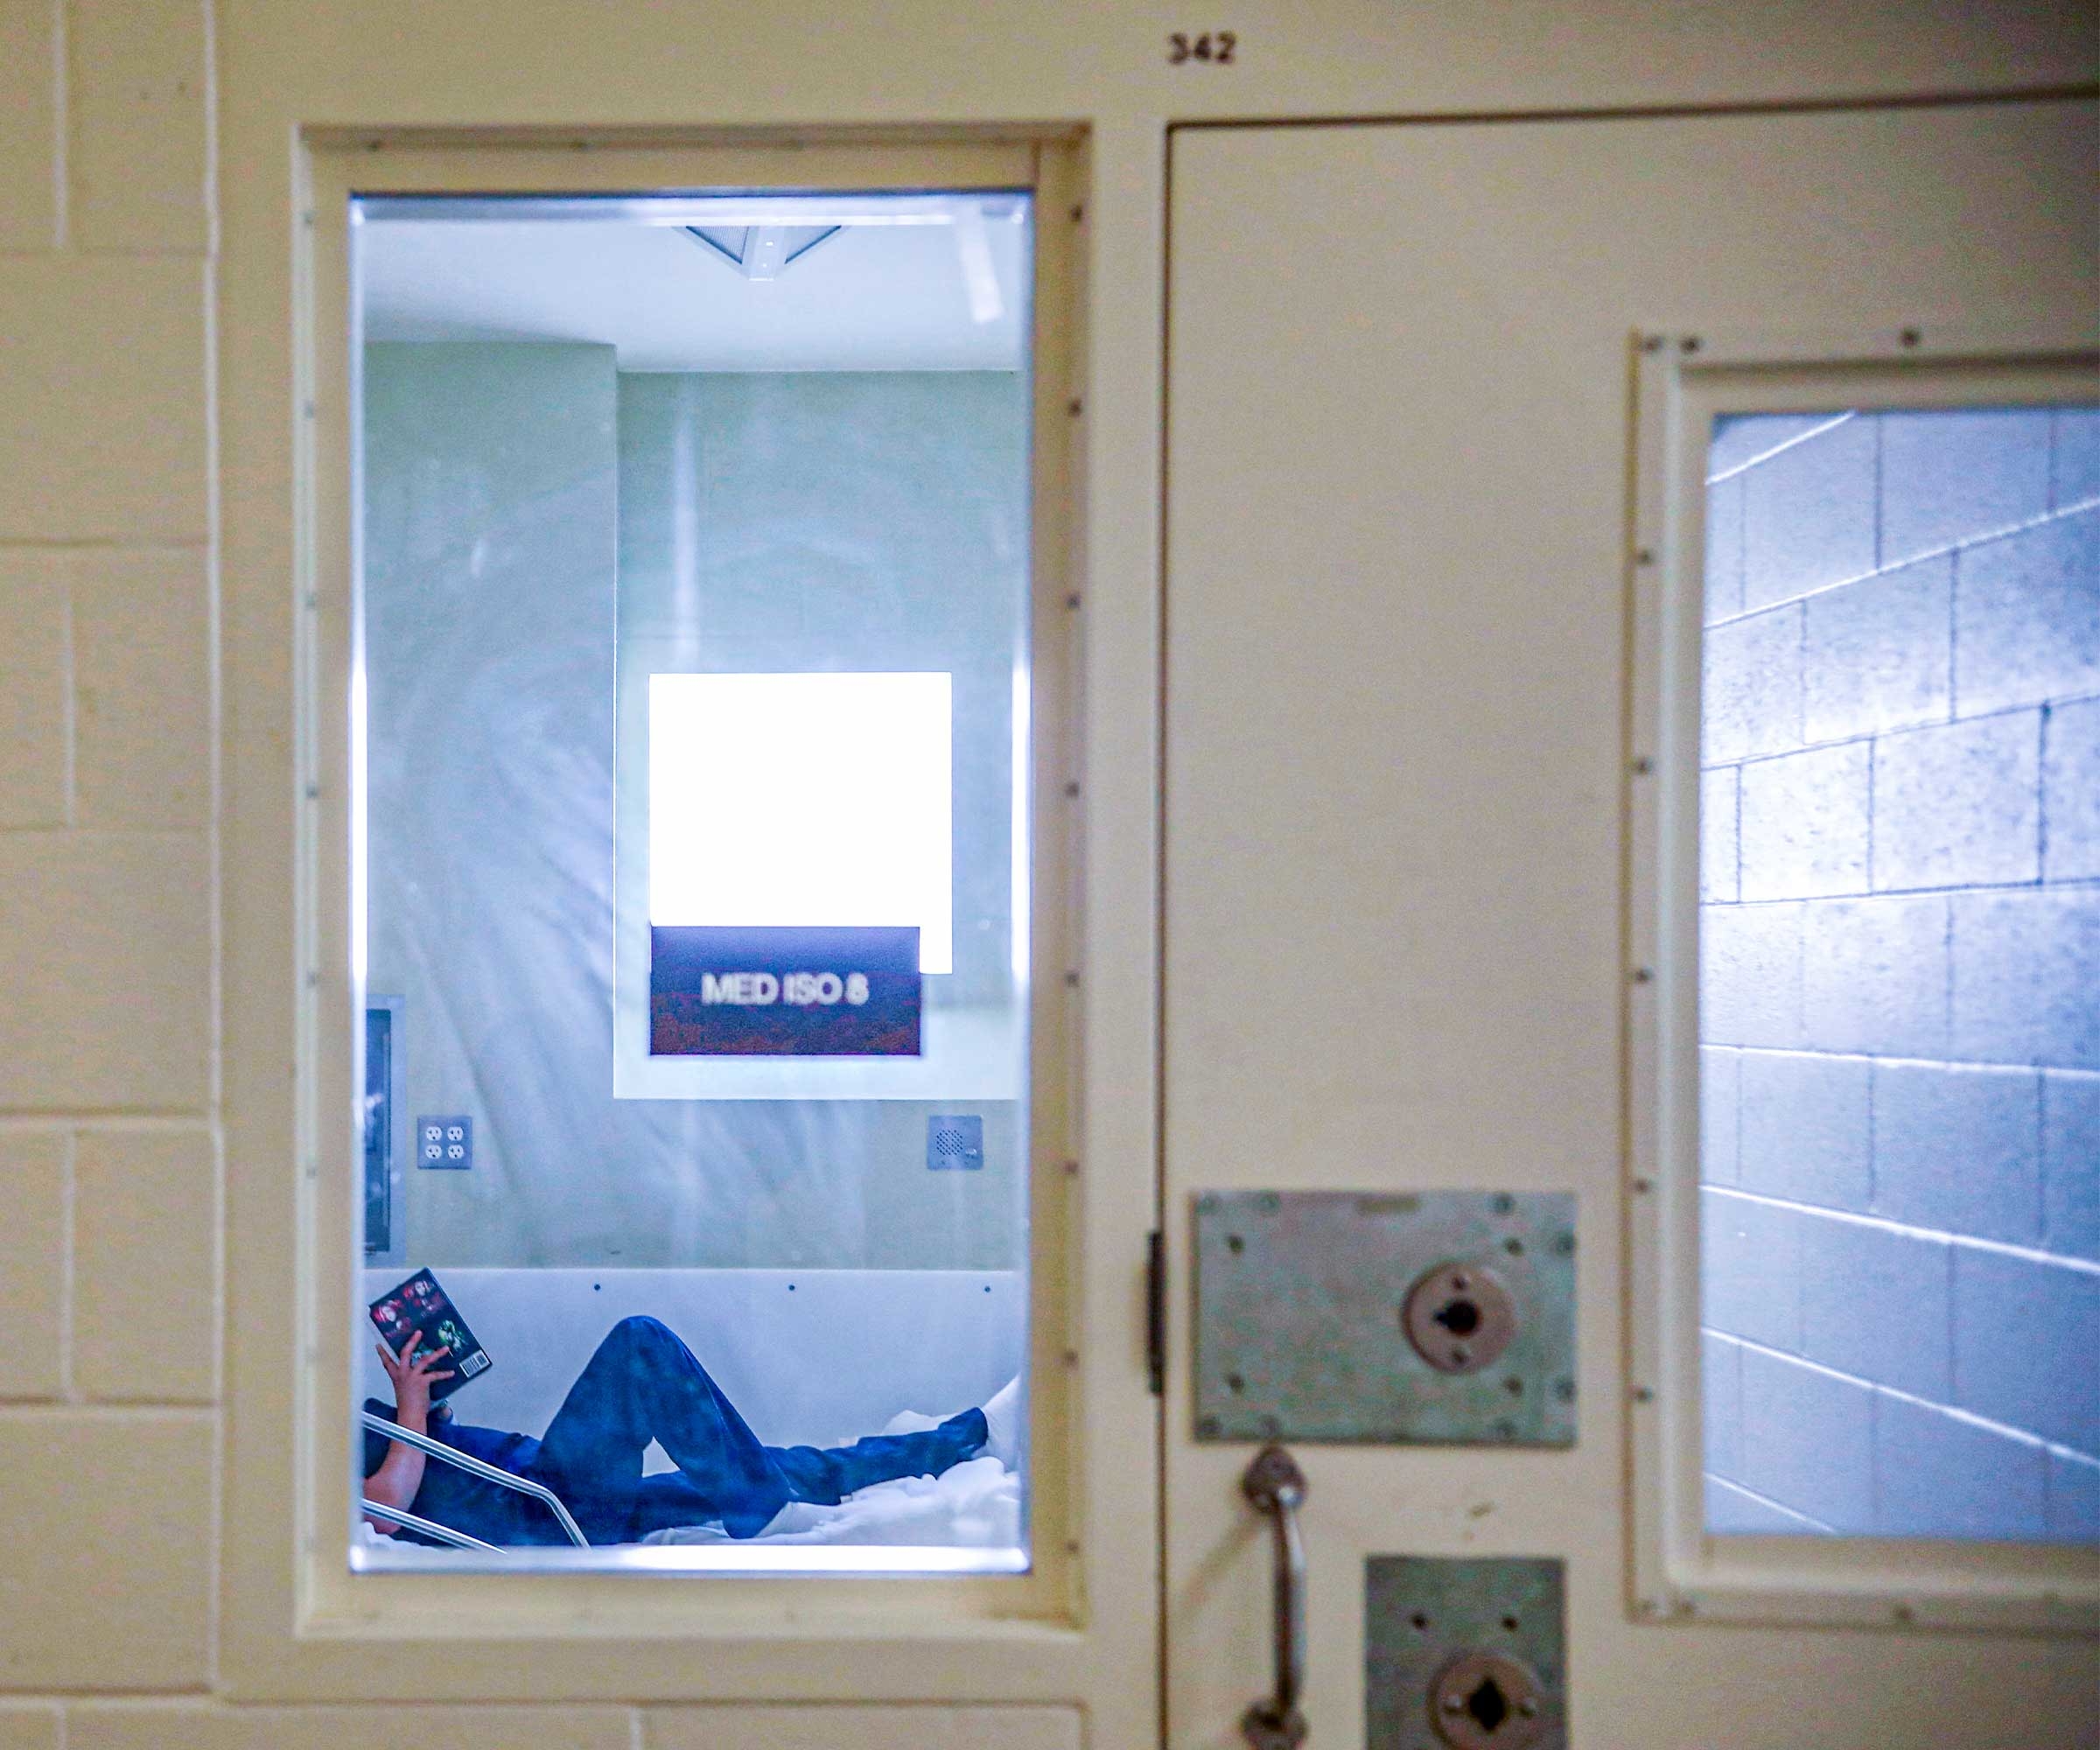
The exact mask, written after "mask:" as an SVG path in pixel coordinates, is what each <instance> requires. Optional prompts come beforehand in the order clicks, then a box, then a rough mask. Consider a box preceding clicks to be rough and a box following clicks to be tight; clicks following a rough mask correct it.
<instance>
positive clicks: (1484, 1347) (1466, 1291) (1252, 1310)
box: [1194, 1191, 1576, 1446]
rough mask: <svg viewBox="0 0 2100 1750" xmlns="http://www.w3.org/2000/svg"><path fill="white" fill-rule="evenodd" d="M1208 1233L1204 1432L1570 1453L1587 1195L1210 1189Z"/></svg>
mask: <svg viewBox="0 0 2100 1750" xmlns="http://www.w3.org/2000/svg"><path fill="white" fill-rule="evenodd" d="M1194 1226H1195V1250H1196V1271H1195V1321H1194V1322H1195V1334H1196V1366H1195V1400H1196V1401H1195V1423H1196V1428H1195V1432H1196V1438H1197V1439H1199V1440H1279V1439H1280V1440H1337V1441H1342V1440H1348V1441H1367V1442H1369V1441H1376V1442H1387V1443H1403V1442H1438V1443H1445V1444H1479V1445H1489V1446H1571V1445H1572V1444H1573V1442H1574V1439H1575V1410H1576V1405H1575V1200H1574V1198H1573V1197H1572V1196H1569V1195H1567V1194H1565V1193H1548V1192H1532V1193H1498V1192H1482V1191H1425V1192H1419V1193H1414V1194H1374V1193H1360V1192H1346V1191H1343V1192H1334V1191H1287V1192H1286V1191H1207V1192H1202V1193H1200V1194H1198V1196H1197V1198H1196V1201H1195V1224H1194ZM1461 1285H1462V1286H1461Z"/></svg>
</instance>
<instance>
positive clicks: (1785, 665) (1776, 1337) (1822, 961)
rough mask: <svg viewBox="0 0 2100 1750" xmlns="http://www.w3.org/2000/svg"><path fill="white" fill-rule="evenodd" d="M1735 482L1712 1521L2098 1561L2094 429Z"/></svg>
mask: <svg viewBox="0 0 2100 1750" xmlns="http://www.w3.org/2000/svg"><path fill="white" fill-rule="evenodd" d="M1710 471H1711V472H1710V478H1709V481H1708V486H1707V494H1708V499H1707V501H1708V524H1709V532H1708V549H1707V559H1706V602H1705V621H1706V657H1705V743H1704V752H1703V760H1702V773H1701V816H1702V836H1703V844H1702V857H1701V862H1702V872H1701V886H1702V893H1701V938H1702V946H1703V962H1704V967H1705V970H1704V974H1703V983H1702V990H1701V1027H1700V1040H1701V1050H1700V1056H1701V1082H1700V1094H1701V1107H1702V1127H1703V1131H1704V1141H1703V1147H1702V1163H1701V1165H1702V1171H1701V1179H1702V1181H1703V1188H1702V1197H1701V1221H1702V1229H1703V1233H1704V1244H1703V1252H1704V1267H1705V1278H1704V1295H1705V1308H1704V1318H1703V1323H1704V1326H1705V1334H1704V1339H1703V1356H1704V1366H1705V1394H1706V1410H1707V1446H1706V1471H1707V1516H1708V1523H1709V1525H1710V1527H1711V1528H1712V1529H1713V1530H1717V1531H1722V1532H1801V1533H1828V1532H1850V1533H1859V1534H1873V1535H1880V1536H1906V1535H1916V1536H1930V1537H1972V1538H1993V1539H2042V1540H2052V1541H2054V1540H2066V1541H2071V1540H2080V1541H2082V1540H2100V1370H2096V1369H2095V1368H2094V1366H2093V1362H2092V1357H2093V1355H2094V1354H2095V1353H2096V1351H2100V838H2096V825H2100V411H2095V410H2091V409H1979V410H1973V411H1968V410H1965V411H1959V412H1950V411H1944V410H1942V411H1926V412H1887V413H1880V414H1876V413H1868V412H1844V413H1838V414H1832V415H1824V416H1783V417H1782V416H1757V417H1750V418H1740V419H1733V420H1726V421H1723V422H1721V423H1719V426H1718V428H1717V430H1716V433H1715V437H1714V441H1713V445H1712V453H1711V459H1710Z"/></svg>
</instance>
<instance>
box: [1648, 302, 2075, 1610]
mask: <svg viewBox="0 0 2100 1750" xmlns="http://www.w3.org/2000/svg"><path fill="white" fill-rule="evenodd" d="M1631 360H1632V376H1633V382H1632V385H1631V388H1632V390H1633V421H1634V430H1633V438H1634V445H1633V452H1632V458H1631V459H1632V476H1633V478H1632V486H1633V493H1632V502H1631V507H1630V516H1629V523H1628V552H1627V555H1626V575H1627V589H1628V603H1629V625H1628V634H1629V641H1630V646H1631V648H1630V651H1629V668H1630V676H1631V688H1630V711H1629V720H1628V729H1629V734H1628V746H1627V759H1626V773H1627V777H1626V786H1627V788H1626V809H1627V820H1628V853H1629V858H1630V863H1629V876H1630V879H1629V882H1628V914H1627V941H1628V956H1627V967H1628V980H1627V991H1628V996H1627V1011H1626V1015H1627V1019H1626V1040H1627V1068H1626V1076H1627V1089H1628V1116H1627V1131H1626V1138H1627V1156H1626V1171H1625V1180H1624V1186H1623V1198H1624V1204H1625V1219H1626V1222H1627V1227H1628V1240H1629V1253H1630V1256H1629V1259H1628V1264H1629V1269H1628V1365H1629V1368H1630V1374H1629V1377H1628V1382H1627V1396H1628V1446H1629V1453H1628V1460H1629V1464H1628V1471H1629V1482H1630V1488H1631V1491H1632V1502H1631V1512H1632V1520H1633V1525H1632V1531H1633V1536H1632V1538H1631V1549H1630V1563H1629V1566H1630V1573H1629V1580H1630V1584H1631V1597H1630V1599H1629V1604H1630V1606H1631V1608H1632V1612H1633V1614H1634V1615H1635V1617H1636V1618H1637V1619H1641V1620H1648V1621H1693V1620H1706V1621H1743V1622H1762V1623H1782V1624H1796V1623H1798V1624H1812V1625H1844V1626H1853V1627H1867V1626H1874V1625H1882V1626H1889V1627H1903V1628H1908V1627H1913V1626H1927V1627H1939V1628H1978V1629H2001V1630H2002V1629H2026V1630H2034V1631H2047V1632H2055V1633H2063V1634H2071V1635H2091V1634H2095V1633H2100V1551H2094V1550H2090V1549H2082V1548H2079V1547H2076V1546H2067V1545H2062V1544H1995V1543H1984V1542H1971V1541H1963V1540H1951V1539H1925V1538H1885V1537H1755V1536H1730V1537H1713V1536H1711V1535H1709V1534H1708V1533H1707V1531H1706V1530H1705V1497H1704V1490H1703V1478H1702V1469H1703V1465H1702V1459H1703V1446H1704V1429H1703V1424H1702V1404H1703V1400H1702V1395H1701V1388H1700V1378H1699V1322H1700V1278H1699V1257H1700V1254H1699V1166H1700V1161H1699V1110H1698V1102H1699V1059H1698V996H1699V976H1698V953H1699V745H1700V731H1701V660H1702V654H1703V650H1704V622H1703V616H1702V612H1701V608H1702V599H1703V590H1704V576H1703V574H1704V570H1705V550H1706V543H1705V501H1706V486H1705V476H1706V460H1707V451H1708V446H1709V444H1710V441H1711V435H1712V424H1713V420H1714V418H1715V416H1717V415H1721V414H1728V413H1784V412H1795V411H1799V412H1808V411H1820V410H1824V409H1829V408H1831V407H1834V406H1847V407H1852V406H1867V407H1871V408H1873V409H1877V410H1878V409H1883V408H1904V407H1920V408H1923V407H1931V408H1959V407H1964V406H1979V405H1989V406H2004V405H2007V404H2009V403H2023V404H2031V405H2052V404H2057V403H2061V402H2087V401H2089V400H2091V399H2092V398H2093V396H2094V395H2095V393H2096V383H2095V381H2094V376H2093V373H2094V372H2095V370H2096V369H2100V325H2095V324H2093V323H2091V322H2077V321H2066V320H2063V319H2061V318H2056V317H2054V315H2052V314H2051V313H2050V312H2047V311H2015V312H2012V313H2009V314H2008V315H2006V316H2005V318H2002V319H2000V320H1998V321H1996V322H1994V323H1993V324H1991V325H1990V326H1988V327H1987V328H1985V327H1936V326H1934V325H1932V324H1931V323H1929V322H1928V321H1922V320H1921V321H1920V322H1919V323H1917V324H1915V325H1905V326H1901V327H1890V328H1887V329H1881V330H1876V331H1872V332H1835V333H1833V332H1761V331H1755V330H1749V331H1746V330H1731V329H1729V328H1728V327H1726V325H1722V326H1719V327H1716V326H1712V325H1701V324H1698V323H1696V322H1691V323H1684V322H1680V323H1677V324H1673V325H1657V326H1656V327H1653V328H1647V329H1643V330H1642V331H1641V332H1637V333H1636V334H1635V336H1634V337H1633V340H1632V354H1631Z"/></svg>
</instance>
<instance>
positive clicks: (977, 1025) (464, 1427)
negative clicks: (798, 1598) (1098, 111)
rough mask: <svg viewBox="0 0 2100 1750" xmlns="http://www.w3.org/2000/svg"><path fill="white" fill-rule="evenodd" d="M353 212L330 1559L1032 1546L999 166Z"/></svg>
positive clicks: (721, 1560)
mask: <svg viewBox="0 0 2100 1750" xmlns="http://www.w3.org/2000/svg"><path fill="white" fill-rule="evenodd" d="M353 217H354V220H355V223H354V224H353V238H354V250H353V256H354V271H355V280H354V289H355V298H354V304H355V309H356V311H357V316H358V321H359V323H360V344H359V349H358V365H359V388H358V435H359V441H360V454H359V464H358V480H359V486H358V494H359V540H360V565H359V573H360V643H359V660H360V677H359V679H360V689H361V697H362V711H361V714H360V733H361V746H360V750H359V752H360V809H361V815H362V829H361V833H360V869H359V871H358V878H359V889H358V890H359V891H360V893H362V895H363V896H364V900H363V903H364V916H363V930H364V936H363V942H364V945H363V950H362V952H363V958H364V964H363V965H362V967H360V979H361V981H362V989H363V991H365V993H366V996H365V1003H366V1005H367V1011H368V1016H369V1019H368V1024H367V1028H366V1030H365V1035H364V1050H365V1054H366V1055H365V1064H364V1088H365V1119H364V1132H363V1134H364V1138H365V1148H364V1153H363V1161H364V1166H363V1169H362V1171H363V1174H364V1178H363V1183H362V1201H361V1208H363V1210H364V1212H365V1214H364V1222H365V1230H364V1233H363V1236H362V1248H361V1251H360V1264H361V1266H362V1277H361V1280H362V1282H363V1285H364V1290H365V1292H364V1294H363V1296H362V1299H364V1301H366V1302H367V1303H368V1305H369V1308H370V1311H369V1313H368V1315H360V1323H361V1322H362V1321H363V1317H367V1316H368V1318H369V1321H370V1325H371V1327H373V1328H370V1329H367V1330H364V1331H362V1332H361V1333H360V1344H359V1349H360V1354H361V1355H362V1356H363V1360H362V1362H361V1364H360V1370H359V1373H358V1376H357V1377H356V1379H355V1380H354V1381H353V1383H352V1392H353V1403H354V1404H356V1405H357V1406H358V1408H359V1411H360V1416H362V1415H365V1414H369V1415H372V1416H374V1417H376V1418H379V1420H380V1421H381V1423H382V1424H386V1423H388V1422H389V1420H390V1418H394V1417H395V1415H396V1413H397V1410H398V1411H399V1413H400V1414H401V1415H402V1418H403V1419H404V1420H405V1423H406V1425H407V1426H408V1427H409V1432H411V1433H413V1432H416V1425H418V1424H421V1425H423V1432H424V1433H425V1436H426V1438H427V1439H429V1440H430V1441H433V1442H434V1443H435V1445H436V1446H437V1448H440V1449H442V1450H437V1451H432V1450H430V1449H429V1448H427V1447H425V1446H418V1445H416V1444H415V1443H413V1442H410V1441H406V1440H402V1439H393V1438H391V1435H390V1434H389V1433H388V1432H381V1431H379V1430H377V1429H372V1428H367V1427H364V1426H362V1425H360V1436H361V1437H362V1439H361V1446H362V1450H360V1452H359V1453H357V1454H355V1455H354V1457H353V1464H354V1465H355V1467H356V1468H357V1471H358V1474H359V1488H360V1499H362V1500H366V1501H370V1502H374V1510H373V1511H372V1512H371V1513H370V1514H369V1515H368V1516H367V1517H366V1518H365V1519H364V1520H362V1521H360V1525H359V1527H358V1529H357V1531H356V1535H355V1537H354V1539H353V1563H354V1565H357V1566H358V1567H360V1568H366V1569H372V1568H388V1567H400V1566H404V1565H405V1566H418V1565H428V1564H430V1563H436V1564H437V1565H459V1564H466V1565H477V1564H478V1565H489V1564H490V1563H491V1562H498V1563H500V1565H504V1566H506V1567H508V1568H517V1567H519V1566H521V1565H524V1566H532V1565H549V1566H554V1565H575V1564H577V1563H583V1564H586V1565H601V1564H602V1565H611V1566H648V1567H665V1566H669V1567H672V1568H690V1569H692V1570H694V1571H706V1572H722V1571H725V1570H729V1571H764V1572H780V1571H792V1572H820V1573H821V1572H843V1573H866V1572H894V1573H907V1574H908V1573H917V1572H926V1573H949V1572H1018V1571H1019V1570H1021V1569H1023V1568H1025V1567H1026V1565H1027V1560H1028V1553H1027V1552H1028V1536H1027V1465H1026V1433H1025V1422H1026V1415H1025V1404H1026V1382H1025V1379H1024V1378H1023V1377H1022V1374H1023V1360H1024V1356H1025V1355H1026V1337H1027V1319H1026V1309H1027V1302H1028V1229H1027V1207H1028V1159H1029V1136H1030V1128H1029V1110H1028V1005H1029V991H1030V988H1031V980H1030V969H1029V964H1028V930H1027V908H1028V903H1029V892H1030V884H1029V866H1030V859H1031V857H1032V854H1033V853H1032V838H1031V828H1030V821H1031V798H1030V795H1029V794H1028V783H1027V774H1028V773H1029V770H1030V769H1031V762H1030V755H1029V736H1030V728H1029V718H1028V711H1027V700H1028V697H1029V687H1028V676H1029V649H1028V627H1029V620H1030V602H1031V587H1032V586H1031V579H1030V574H1029V555H1030V536H1029V528H1030V516H1031V511H1030V498H1029V450H1030V444H1029V419H1030V407H1031V395H1030V388H1029V356H1028V337H1029V332H1030V299H1031V284H1032V259H1033V250H1032V243H1031V235H1032V214H1031V210H1030V203H1029V200H1028V198H1027V197H1026V195H1025V194H1018V193H998V194H979V193H971V194H954V195H949V194H926V193H914V194H909V195H880V194H868V195H855V196H851V197H831V196H813V195H792V196H778V197H773V196H768V197H763V198H760V197H753V196H737V197H730V198H719V199H716V198H685V197H679V198H659V197H645V198H636V199H623V200H519V199H502V198H492V199H477V200H455V199H444V200H422V199H416V198H389V199H387V200H371V201H367V202H363V203H361V204H360V206H359V207H358V208H357V209H356V210H355V212H354V214H353ZM378 992H385V993H387V994H386V995H384V996H383V997H382V996H380V995H377V994H374V993H378ZM412 1338H413V1339H414V1340H415V1341H416V1342H417V1343H418V1344H419V1345H420V1346H421V1347H422V1348H430V1347H431V1346H433V1345H438V1344H442V1345H443V1346H444V1347H445V1348H447V1350H448V1351H449V1353H448V1354H447V1355H445V1356H444V1360H443V1361H442V1362H440V1363H439V1365H438V1366H437V1369H433V1370H432V1371H433V1372H434V1374H435V1375H436V1376H437V1377H435V1378H434V1379H433V1380H431V1381H430V1382H427V1383H426V1382H423V1381H419V1380H417V1379H416V1378H402V1377H397V1376H399V1375H401V1374H402V1361H401V1359H400V1356H401V1355H402V1353H404V1352H405V1351H406V1350H407V1348H408V1345H409V1342H410V1341H411V1339H412ZM388 1349H391V1350H392V1351H394V1352H395V1353H393V1354H391V1355H389V1354H386V1353H383V1351H385V1350H388ZM447 1375H449V1377H447ZM426 1394H427V1396H428V1397H430V1399H432V1400H433V1401H434V1402H435V1404H436V1407H435V1408H434V1409H432V1410H431V1411H429V1412H428V1413H427V1414H426V1412H424V1411H423V1407H422V1406H423V1398H424V1397H425V1395H426ZM393 1425H395V1426H400V1425H402V1423H399V1422H395V1423H394V1424H393ZM461 1459H465V1460H478V1461H479V1462H480V1463H481V1464H483V1465H484V1466H486V1467H493V1471H494V1472H495V1473H496V1474H495V1475H493V1476H492V1475H490V1474H489V1473H488V1471H487V1470H486V1469H484V1470H480V1471H477V1470H475V1469H473V1467H472V1465H471V1464H462V1463H460V1462H459V1460H461ZM520 1481H521V1482H524V1483H527V1484H529V1485H531V1486H532V1487H531V1488H528V1489H520V1488H516V1487H515V1486H514V1484H515V1483H517V1482H520ZM557 1503H558V1504H557ZM403 1514H408V1515H412V1516H414V1519H415V1520H416V1521H419V1522H422V1523H421V1524H415V1523H409V1522H408V1521H406V1520H403V1519H402V1518H401V1517H400V1516H401V1515H403ZM381 1521H385V1522H387V1523H389V1524H393V1525H395V1526H396V1527H397V1528H400V1529H397V1530H395V1531H394V1532H391V1533H388V1532H384V1531H382V1530H381V1529H380V1525H379V1523H378V1522H381ZM458 1537H465V1538H468V1539H472V1540H477V1541H478V1542H479V1543H481V1544H489V1545H493V1546H495V1547H496V1548H497V1549H498V1550H500V1551H504V1552H506V1553H504V1554H502V1555H500V1556H495V1557H492V1556H491V1555H489V1554H488V1553H487V1552H486V1551H479V1550H476V1549H473V1548H472V1547H467V1548H465V1549H459V1548H456V1547H455V1548H441V1547H439V1546H440V1545H444V1544H446V1543H447V1542H448V1540H449V1539H453V1538H458ZM577 1537H581V1538H582V1539H583V1546H582V1547H581V1548H580V1549H579V1547H578V1545H577V1543H576V1539H577ZM518 1551H526V1552H528V1553H527V1554H525V1555H523V1556H521V1555H519V1554H517V1553H515V1552H518Z"/></svg>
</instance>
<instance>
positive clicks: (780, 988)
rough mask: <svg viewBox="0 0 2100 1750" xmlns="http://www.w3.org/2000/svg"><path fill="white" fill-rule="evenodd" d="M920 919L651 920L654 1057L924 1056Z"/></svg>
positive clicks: (651, 1049) (651, 1045) (651, 1043)
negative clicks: (740, 923) (893, 923)
mask: <svg viewBox="0 0 2100 1750" xmlns="http://www.w3.org/2000/svg"><path fill="white" fill-rule="evenodd" d="M920 991H921V978H920V973H919V930H918V928H917V926H916V925H914V926H911V927H908V928H880V929H878V928H823V929H804V928H777V927H775V928H720V927H718V926H715V925H701V924H658V925H655V926H652V927H651V928H650V930H649V1054H650V1056H652V1057H917V1056H918V1055H919V1054H920V1049H921V1047H920V1042H919V1005H920Z"/></svg>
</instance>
